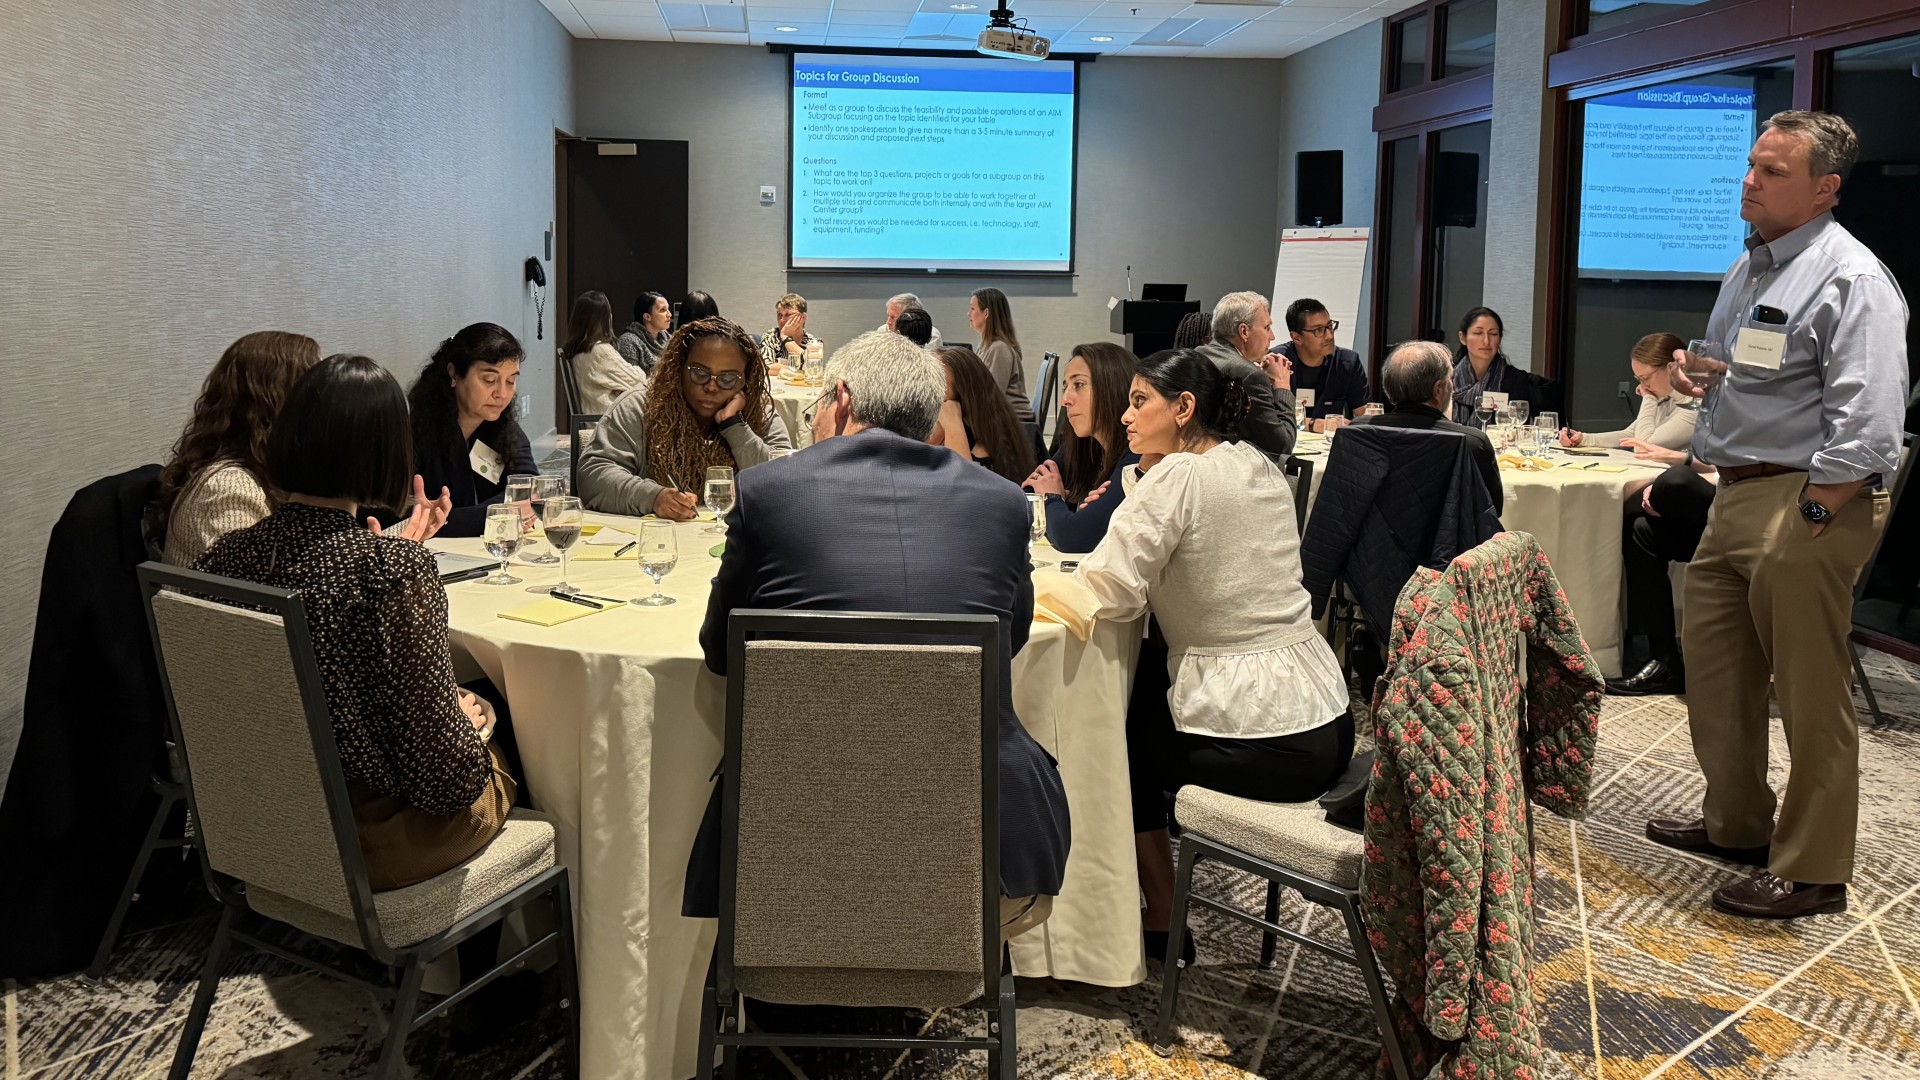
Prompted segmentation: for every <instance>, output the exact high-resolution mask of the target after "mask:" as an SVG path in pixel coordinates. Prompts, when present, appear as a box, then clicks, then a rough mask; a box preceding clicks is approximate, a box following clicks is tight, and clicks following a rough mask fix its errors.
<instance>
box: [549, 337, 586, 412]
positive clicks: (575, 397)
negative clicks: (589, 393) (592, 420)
mask: <svg viewBox="0 0 1920 1080" xmlns="http://www.w3.org/2000/svg"><path fill="white" fill-rule="evenodd" d="M553 359H554V364H555V366H557V367H558V368H559V369H560V389H561V390H563V391H564V392H565V393H566V395H567V412H568V413H577V412H579V411H580V382H579V380H578V379H577V378H575V377H574V373H573V357H571V356H562V355H560V350H558V349H555V350H554V351H553Z"/></svg>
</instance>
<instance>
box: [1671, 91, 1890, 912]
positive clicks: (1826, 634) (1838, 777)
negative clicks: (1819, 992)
mask: <svg viewBox="0 0 1920 1080" xmlns="http://www.w3.org/2000/svg"><path fill="white" fill-rule="evenodd" d="M1858 152H1859V140H1858V139H1857V138H1856V137H1855V136H1854V133H1853V129H1852V128H1851V127H1850V126H1848V124H1847V122H1846V121H1845V120H1842V119H1841V118H1839V117H1838V116H1834V115H1832V114H1829V113H1812V112H1798V111H1796V112H1783V113H1777V114H1775V115H1774V116H1773V117H1772V119H1770V120H1768V121H1767V123H1766V127H1765V130H1764V131H1762V132H1761V135H1760V138H1759V141H1757V142H1755V143H1754V145H1753V150H1752V151H1751V152H1750V153H1749V154H1748V155H1747V161H1748V168H1747V175H1746V179H1745V180H1744V181H1743V183H1742V184H1741V190H1740V216H1741V217H1742V218H1743V219H1745V220H1746V221H1747V222H1749V223H1750V224H1752V226H1753V235H1752V236H1750V237H1748V238H1747V250H1746V252H1745V253H1744V254H1742V255H1741V256H1740V258H1739V259H1737V260H1735V262H1734V264H1733V268H1732V269H1731V270H1729V271H1728V272H1727V276H1726V279H1725V280H1724V281H1722V282H1721V284H1720V297H1719V299H1718V300H1717V301H1715V303H1714V306H1713V314H1712V315H1711V316H1709V318H1708V320H1707V333H1706V337H1707V338H1708V339H1709V340H1712V341H1716V342H1720V343H1722V344H1723V346H1724V348H1725V350H1726V353H1727V359H1728V360H1730V361H1731V363H1730V364H1725V363H1720V362H1717V361H1709V362H1706V363H1699V362H1695V361H1690V360H1688V359H1687V358H1686V354H1685V353H1678V354H1676V360H1677V361H1681V362H1679V363H1676V365H1675V373H1674V385H1675V386H1676V387H1678V388H1679V389H1680V390H1682V391H1683V392H1689V393H1702V392H1703V393H1704V396H1705V402H1704V404H1703V406H1702V408H1701V410H1700V420H1699V423H1698V424H1697V425H1696V427H1695V429H1694V434H1693V454H1692V456H1693V457H1694V458H1695V459H1696V460H1698V461H1700V462H1702V463H1705V464H1707V465H1711V466H1715V467H1717V468H1718V470H1719V473H1720V494H1719V495H1718V496H1717V497H1716V498H1715V499H1714V500H1713V510H1712V511H1711V513H1710V514H1709V516H1708V518H1707V531H1706V533H1705V535H1703V536H1702V537H1701V539H1700V548H1699V550H1698V551H1697V552H1696V553H1695V554H1694V557H1693V561H1692V562H1691V563H1690V564H1688V566H1687V596H1686V614H1687V618H1686V630H1685V635H1684V641H1685V649H1686V656H1687V703H1688V709H1687V721H1688V726H1689V727H1690V728H1691V729H1692V733H1693V752H1694V756H1695V757H1696V758H1698V759H1699V761H1700V769H1701V771H1702V772H1703V773H1705V774H1706V778H1707V792H1706V799H1705V801H1704V806H1703V811H1704V812H1703V814H1702V816H1701V817H1699V818H1696V819H1691V820H1687V819H1679V820H1662V819H1655V820H1653V821H1649V822H1648V823H1647V836H1648V838H1650V839H1652V840H1654V841H1655V842H1657V843H1661V844H1665V845H1667V846H1669V847H1675V848H1680V849H1682V850H1685V851H1693V852H1699V853H1702V854H1707V855H1713V856H1716V857H1719V858H1725V859H1730V860H1733V861H1735V862H1742V863H1747V864H1749V865H1752V866H1756V867H1762V868H1763V869H1761V870H1760V872H1759V873H1758V874H1756V875H1754V876H1753V877H1752V878H1750V879H1749V880H1747V881H1743V882H1739V883H1737V884H1734V885H1728V886H1726V887H1724V888H1721V889H1719V890H1717V891H1716V892H1715V893H1714V894H1713V906H1714V907H1716V908H1719V909H1720V910H1721V911H1725V912H1728V913H1729V914H1733V915H1744V916H1748V917H1751V918H1768V919H1784V918H1792V917H1795V916H1799V915H1819V914H1825V913H1830V912H1837V911H1845V910H1846V908H1847V882H1848V881H1850V880H1851V879H1852V878H1853V869H1854V867H1853V849H1854V833H1855V830H1856V828H1857V825H1858V818H1859V811H1860V745H1859V741H1858V733H1857V728H1856V722H1855V720H1854V714H1853V693H1852V686H1851V682H1852V671H1851V667H1850V664H1849V656H1848V652H1847V636H1848V634H1849V633H1850V632H1851V630H1852V621H1853V585H1854V581H1855V580H1856V579H1857V578H1858V577H1859V575H1860V568H1861V566H1862V565H1863V564H1865V562H1866V560H1867V556H1868V555H1869V554H1871V553H1872V551H1873V545H1874V541H1875V540H1876V538H1877V537H1878V536H1879V535H1880V530H1881V528H1882V526H1883V525H1885V523H1886V515H1887V503H1888V499H1887V493H1886V490H1885V488H1884V486H1883V485H1884V481H1885V480H1887V479H1888V478H1890V477H1891V476H1892V475H1893V474H1894V471H1895V470H1896V469H1897V468H1898V466H1899V460H1900V428H1901V422H1902V419H1903V417H1904V414H1905V412H1906V398H1907V348H1906V341H1907V304H1906V299H1905V298H1904V297H1902V296H1901V294H1900V287H1899V286H1898V285H1897V284H1895V282H1894V279H1893V275H1892V274H1890V273H1888V272H1887V268H1886V267H1885V266H1882V265H1881V263H1880V260H1879V259H1876V258H1874V256H1873V253H1872V252H1871V251H1869V250H1867V248H1866V246H1865V245H1864V244H1862V243H1860V241H1858V240H1856V239H1854V237H1853V235H1852V234H1851V233H1849V232H1847V230H1846V229H1844V228H1842V227H1841V226H1840V225H1839V224H1838V223H1836V222H1835V221H1834V220H1833V207H1834V204H1835V203H1837V202H1838V201H1839V193H1840V183H1841V180H1842V179H1843V178H1844V177H1845V176H1846V173H1847V170H1848V169H1849V168H1851V167H1852V165H1853V160H1854V157H1855V156H1856V155H1857V154H1858ZM1687 368H1691V369H1692V371H1693V373H1694V375H1695V377H1690V376H1689V372H1688V370H1686V369H1687ZM1696 377H1697V378H1698V382H1696ZM1770 687H1771V689H1772V691H1773V693H1774V695H1775V696H1776V697H1777V698H1778V699H1779V703H1780V720H1781V724H1782V726H1783V727H1784V728H1785V729H1786V736H1787V752H1788V754H1789V756H1790V757H1791V758H1792V763H1793V764H1792V769H1791V771H1790V772H1789V773H1788V775H1787V785H1786V787H1787V790H1786V795H1785V798H1784V799H1781V800H1779V811H1780V813H1779V820H1778V821H1777V822H1776V821H1775V820H1774V808H1775V802H1776V800H1775V797H1774V792H1773V788H1772V787H1771V786H1770V785H1769V784H1768V782H1767V744H1768V728H1769V726H1770V725H1769V721H1768V707H1767V698H1768V691H1769V688H1770Z"/></svg>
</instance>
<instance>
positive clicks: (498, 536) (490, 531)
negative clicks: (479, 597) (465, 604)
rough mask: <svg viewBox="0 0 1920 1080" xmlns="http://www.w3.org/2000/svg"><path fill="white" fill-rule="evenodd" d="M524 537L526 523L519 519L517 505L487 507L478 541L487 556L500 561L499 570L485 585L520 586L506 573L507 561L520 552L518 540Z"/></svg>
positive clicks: (506, 504)
mask: <svg viewBox="0 0 1920 1080" xmlns="http://www.w3.org/2000/svg"><path fill="white" fill-rule="evenodd" d="M525 535H526V523H525V522H524V521H522V520H521V519H520V504H519V503H503V504H501V505H499V506H489V507H487V521H486V526H485V528H484V529H483V530H482V531H481V533H480V539H481V542H482V543H484V544H485V545H486V547H487V554H489V555H491V556H493V557H494V558H496V559H499V560H500V569H499V570H497V571H495V572H494V573H493V576H491V577H489V578H487V584H489V585H518V584H520V579H519V578H517V577H514V576H513V575H512V574H510V573H508V572H507V560H509V559H511V558H513V553H514V552H516V551H519V550H520V540H521V538H522V537H523V536H525Z"/></svg>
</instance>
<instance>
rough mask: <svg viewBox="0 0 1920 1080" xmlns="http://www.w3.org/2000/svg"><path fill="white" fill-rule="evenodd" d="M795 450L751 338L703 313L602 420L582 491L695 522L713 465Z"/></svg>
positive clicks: (600, 505) (619, 505)
mask: <svg viewBox="0 0 1920 1080" xmlns="http://www.w3.org/2000/svg"><path fill="white" fill-rule="evenodd" d="M791 449H793V440H792V439H791V438H790V437H789V436H788V434H787V425H786V424H785V422H783V421H782V420H781V419H780V417H779V415H778V414H776V413H775V412H774V408H773V397H772V395H771V394H769V393H768V392H767V369H766V365H765V364H764V363H762V362H761V359H760V349H759V347H758V346H756V345H754V343H753V338H751V337H749V336H748V335H747V332H746V331H744V330H742V329H740V327H739V326H737V325H735V324H733V323H731V322H729V321H727V320H726V319H722V318H719V317H717V316H716V317H713V318H706V319H697V320H695V321H693V322H690V323H687V324H685V325H684V326H682V327H680V329H679V330H677V331H675V332H674V335H673V337H672V339H670V340H669V341H668V342H667V347H666V348H665V349H664V350H662V352H661V353H660V362H659V363H658V364H656V365H655V366H654V369H653V382H652V384H651V385H649V386H648V387H647V392H646V394H645V395H641V394H626V395H623V396H622V397H621V398H620V399H619V400H618V401H615V402H614V403H613V409H612V411H610V412H608V413H607V415H606V417H605V418H604V419H602V420H601V421H600V428H599V437H598V440H597V445H595V446H594V448H593V449H592V450H590V451H588V452H587V454H586V455H585V456H583V457H582V458H581V459H580V497H581V498H582V499H583V500H585V502H586V504H587V505H588V506H589V507H591V508H593V509H595V510H599V511H601V512H603V513H609V514H635V515H639V514H654V515H657V516H659V517H663V518H667V519H669V520H672V521H690V520H692V518H693V516H694V514H695V512H696V508H697V507H698V506H699V503H700V486H701V484H702V483H703V482H704V481H705V480H706V475H707V470H708V469H710V468H712V467H714V466H716V465H730V466H732V467H734V468H735V469H744V468H746V467H748V466H749V465H758V464H760V463H761V462H763V461H765V460H767V457H768V455H769V454H770V453H771V452H772V451H774V450H791Z"/></svg>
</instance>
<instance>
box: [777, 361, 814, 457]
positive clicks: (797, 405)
mask: <svg viewBox="0 0 1920 1080" xmlns="http://www.w3.org/2000/svg"><path fill="white" fill-rule="evenodd" d="M768 389H769V390H770V391H772V393H773V405H774V408H775V409H777V410H778V411H779V413H780V419H782V420H785V421H786V422H787V434H789V435H791V436H793V448H794V449H795V450H798V449H800V448H801V447H803V446H812V445H813V428H812V427H811V426H809V425H808V424H807V422H806V421H805V420H803V419H801V417H800V414H801V413H804V412H806V411H807V409H808V408H810V407H811V406H812V405H813V403H814V402H816V401H818V400H820V395H821V394H823V393H825V392H826V390H825V389H824V388H822V387H818V386H795V385H793V384H792V383H789V382H787V380H786V379H784V378H781V377H780V376H778V375H776V376H774V377H773V378H771V379H769V380H768Z"/></svg>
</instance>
